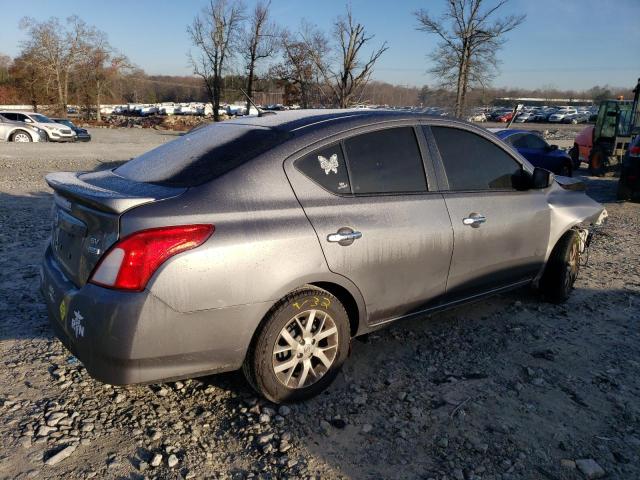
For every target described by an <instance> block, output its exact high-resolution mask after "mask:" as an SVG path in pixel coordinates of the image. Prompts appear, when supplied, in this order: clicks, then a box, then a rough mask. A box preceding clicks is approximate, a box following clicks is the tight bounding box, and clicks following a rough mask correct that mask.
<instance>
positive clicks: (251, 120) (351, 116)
mask: <svg viewBox="0 0 640 480" xmlns="http://www.w3.org/2000/svg"><path fill="white" fill-rule="evenodd" d="M420 119H442V117H440V116H437V115H430V114H426V113H421V112H409V111H406V110H405V111H395V110H366V109H361V108H358V109H311V110H288V111H279V112H277V113H275V112H274V113H267V114H265V115H263V116H260V117H256V116H253V117H243V118H240V119H237V120H227V121H225V122H224V124H225V125H247V126H256V127H265V128H272V129H275V130H279V131H283V132H286V133H289V134H293V135H296V134H297V133H307V132H309V131H311V130H314V129H316V128H317V129H321V128H322V127H326V126H329V125H336V124H339V123H345V122H348V123H349V124H350V125H351V126H357V125H359V124H361V125H368V124H371V123H376V122H379V121H385V120H420ZM448 120H449V119H448ZM451 121H456V120H453V119H451ZM461 123H466V122H461Z"/></svg>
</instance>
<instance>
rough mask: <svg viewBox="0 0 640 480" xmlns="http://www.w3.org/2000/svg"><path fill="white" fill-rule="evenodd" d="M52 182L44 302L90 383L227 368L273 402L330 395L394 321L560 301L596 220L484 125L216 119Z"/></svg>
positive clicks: (598, 212)
mask: <svg viewBox="0 0 640 480" xmlns="http://www.w3.org/2000/svg"><path fill="white" fill-rule="evenodd" d="M47 182H48V184H49V185H50V186H51V188H52V189H53V190H54V192H55V195H54V200H55V208H54V217H53V230H52V236H51V242H50V244H49V246H48V248H47V251H46V254H45V257H44V262H43V268H42V282H41V289H42V293H43V295H44V298H45V300H46V303H47V307H48V312H49V317H50V320H51V324H52V326H53V328H54V330H55V332H56V333H57V335H58V337H59V338H60V339H61V340H62V342H63V343H64V344H65V345H66V346H67V348H69V350H71V351H72V352H73V353H74V354H75V355H76V357H78V358H79V359H80V360H81V361H82V362H83V363H84V364H85V366H86V368H87V371H88V372H89V373H90V374H91V375H93V376H94V377H95V378H97V379H99V380H101V381H104V382H108V383H113V384H129V383H140V382H155V381H160V380H167V379H177V378H184V377H192V376H198V375H205V374H210V373H215V372H224V371H230V370H236V369H240V368H242V369H243V370H244V372H245V375H246V378H247V379H248V381H249V383H250V384H251V385H252V386H253V387H254V388H255V389H256V390H257V391H258V392H260V393H261V394H262V395H264V396H265V397H266V398H268V399H269V400H271V401H274V402H288V401H295V400H299V399H304V398H308V397H310V396H312V395H316V394H318V393H319V392H321V391H322V390H323V389H325V388H327V387H328V386H329V384H330V383H331V381H332V380H333V379H334V378H335V376H336V374H337V373H338V371H339V369H340V367H341V366H342V364H343V363H344V361H345V360H346V358H347V356H348V353H349V350H350V346H351V339H352V338H353V337H355V336H358V335H363V334H366V333H368V332H371V331H373V330H375V329H378V328H381V327H384V326H386V325H389V324H391V323H392V322H395V321H398V320H401V319H406V318H415V317H421V318H424V317H426V316H427V314H429V313H432V312H435V311H438V310H442V309H445V308H449V307H452V306H455V305H459V304H461V303H464V302H470V301H476V300H478V299H479V298H482V297H485V296H489V295H493V294H496V293H500V292H504V291H506V290H509V289H514V288H518V287H524V286H530V285H533V286H535V287H536V288H537V289H538V290H539V291H540V294H541V297H542V298H543V299H546V300H547V301H551V302H563V301H565V300H566V299H567V298H568V296H569V295H570V293H571V291H572V289H573V285H574V282H575V280H576V277H577V275H578V272H579V267H580V258H581V256H582V255H583V254H584V252H585V250H586V249H587V248H588V246H589V243H590V240H591V236H592V234H593V231H594V227H595V226H596V225H598V224H600V223H602V221H603V219H604V218H605V217H606V211H605V210H604V208H603V207H602V205H600V204H598V203H596V202H595V201H593V200H591V199H590V198H589V197H587V196H586V195H585V192H584V185H583V184H581V183H580V182H579V181H577V180H575V179H571V178H565V177H558V178H557V179H556V178H554V176H553V174H552V173H550V172H548V171H546V170H542V169H540V168H534V167H532V166H531V164H529V163H528V162H527V160H525V159H524V158H523V157H522V156H520V154H519V153H518V152H517V151H515V150H514V149H512V148H511V147H510V146H508V145H506V144H505V143H503V142H502V141H501V140H500V139H498V138H497V137H495V136H494V135H492V134H491V133H490V132H488V131H487V130H485V129H482V128H479V127H476V126H474V125H472V124H469V123H466V122H460V121H455V120H450V119H447V118H443V117H435V116H430V115H425V114H416V113H407V112H384V111H378V110H339V111H331V110H318V111H314V110H307V111H299V112H278V113H275V114H270V115H265V114H263V115H261V116H260V117H253V118H243V119H237V120H231V121H226V122H221V123H216V124H214V125H211V126H208V127H203V128H199V129H196V130H193V131H192V132H190V133H188V134H187V135H184V136H183V137H181V138H179V139H177V140H174V141H172V142H170V143H167V144H164V145H162V146H160V147H158V148H156V149H155V150H152V151H150V152H147V153H145V154H143V155H141V156H139V157H137V158H136V159H134V160H132V161H130V162H128V163H126V164H124V165H122V166H119V167H118V168H116V169H114V170H109V171H100V172H92V173H71V172H66V173H65V172H63V173H54V174H49V175H48V176H47Z"/></svg>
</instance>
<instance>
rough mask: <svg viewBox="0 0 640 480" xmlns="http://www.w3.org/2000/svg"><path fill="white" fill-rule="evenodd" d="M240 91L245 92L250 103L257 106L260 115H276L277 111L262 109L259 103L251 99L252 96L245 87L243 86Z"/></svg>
mask: <svg viewBox="0 0 640 480" xmlns="http://www.w3.org/2000/svg"><path fill="white" fill-rule="evenodd" d="M240 91H241V92H242V94H243V95H244V96H245V97H247V100H249V103H250V104H251V105H253V106H254V107H255V108H256V110H257V111H258V116H259V117H263V116H265V115H275V114H276V112H272V111H268V112H265V111H264V110H262V109H261V108H260V107H259V106H258V105H256V104H255V103H254V102H253V100H251V97H250V96H249V94H248V93H247V92H245V91H244V89H243V88H241V89H240ZM247 114H249V112H247Z"/></svg>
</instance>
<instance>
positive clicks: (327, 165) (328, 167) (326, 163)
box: [318, 153, 338, 175]
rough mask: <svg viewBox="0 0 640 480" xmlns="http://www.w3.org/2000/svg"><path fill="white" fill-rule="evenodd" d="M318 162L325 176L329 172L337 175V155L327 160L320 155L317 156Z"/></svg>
mask: <svg viewBox="0 0 640 480" xmlns="http://www.w3.org/2000/svg"><path fill="white" fill-rule="evenodd" d="M318 161H319V162H320V168H322V169H323V170H324V174H325V175H329V172H333V173H335V174H337V173H338V155H337V154H335V153H334V154H333V155H331V157H329V158H328V159H327V158H325V157H323V156H322V155H318Z"/></svg>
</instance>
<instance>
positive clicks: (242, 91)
mask: <svg viewBox="0 0 640 480" xmlns="http://www.w3.org/2000/svg"><path fill="white" fill-rule="evenodd" d="M507 1H508V0H499V1H497V2H493V3H491V4H490V5H489V6H487V0H446V9H445V11H444V13H443V15H441V16H440V17H434V16H433V15H432V13H431V12H430V11H428V10H426V9H420V10H418V11H415V12H413V16H414V19H415V24H414V28H416V29H418V30H420V31H423V32H425V33H426V34H427V35H430V36H434V37H435V38H437V39H438V44H437V45H436V47H435V48H434V49H433V50H432V51H431V52H424V53H425V54H426V56H427V58H428V60H429V62H428V64H427V65H426V66H425V70H427V71H429V72H431V73H432V74H433V75H434V77H435V78H438V79H439V82H438V84H436V85H433V86H423V87H421V88H419V87H411V86H399V85H391V84H389V83H385V82H380V81H374V80H372V75H373V72H374V71H375V67H376V64H377V63H378V61H379V60H380V58H382V57H383V56H384V55H385V54H386V53H387V51H388V49H389V43H388V42H387V41H386V40H384V39H376V38H375V37H374V35H372V34H371V33H370V32H369V31H368V30H367V29H366V27H365V26H364V25H363V24H362V23H361V22H359V21H358V19H356V18H355V16H354V15H353V12H352V11H351V9H350V7H349V6H347V7H346V8H345V10H344V12H343V13H342V14H340V15H338V16H337V17H336V19H335V20H334V21H333V23H332V24H331V25H330V26H329V28H328V29H326V30H323V29H321V28H320V27H318V26H316V25H313V24H311V23H309V22H307V21H304V20H302V21H301V23H300V25H299V27H298V28H297V29H287V28H283V27H280V26H278V25H277V23H276V22H275V21H274V19H273V18H272V15H271V4H270V1H268V0H258V2H257V3H256V4H255V6H254V7H253V8H252V9H247V7H246V6H245V5H244V3H243V2H242V1H241V0H209V2H208V3H207V4H206V6H205V7H204V8H203V9H202V11H200V12H199V13H198V14H197V15H195V16H194V18H193V21H192V22H191V23H190V24H189V25H188V26H186V34H187V35H188V36H189V39H190V40H191V43H192V50H191V51H190V52H189V53H188V61H189V63H190V65H191V67H192V70H193V74H194V76H182V77H180V76H160V75H155V76H153V75H147V74H146V73H145V72H144V71H143V70H142V69H140V68H139V67H137V66H136V65H134V64H133V63H132V62H131V61H130V60H129V59H128V58H127V56H126V55H125V54H123V53H122V52H118V51H117V50H116V49H115V48H113V47H112V46H111V45H110V43H109V41H108V37H107V35H106V33H104V32H102V31H100V30H98V29H97V28H95V27H93V26H91V25H88V24H86V23H85V22H84V21H83V20H82V19H80V18H79V17H77V16H72V17H69V18H67V19H66V20H65V21H61V20H59V19H57V18H51V19H49V20H45V21H36V20H34V19H32V18H28V17H27V18H24V19H23V20H22V21H21V24H20V27H21V28H22V29H23V30H24V31H25V32H26V40H24V41H23V42H21V44H20V53H19V55H18V56H17V57H16V58H13V59H11V58H9V57H8V56H6V55H2V54H0V104H6V103H28V104H30V105H32V107H33V108H34V110H37V108H38V106H39V105H45V104H46V105H55V106H56V108H57V110H58V112H57V113H60V114H66V112H67V106H68V105H70V104H74V105H82V106H85V108H86V110H87V111H96V112H97V116H98V119H99V117H100V108H99V106H100V105H101V104H105V103H110V104H113V103H125V102H126V103H156V102H167V101H175V102H186V101H202V102H210V103H211V104H212V105H213V106H214V109H213V112H214V115H215V117H216V120H217V119H218V118H217V117H218V111H219V106H220V105H221V103H223V101H227V102H232V101H245V102H246V104H247V108H249V107H250V103H251V100H250V99H253V100H254V101H255V102H256V103H261V104H267V103H285V104H298V105H300V106H301V107H303V108H309V107H319V106H322V107H327V106H333V107H338V108H347V107H350V106H353V105H357V104H376V105H394V106H408V105H416V106H418V105H423V106H440V107H445V108H450V109H452V110H453V113H454V114H455V115H456V116H462V115H463V114H464V113H465V112H466V110H467V109H468V107H470V106H475V105H487V104H489V103H490V102H491V101H492V100H493V99H494V98H496V97H527V96H528V97H534V96H535V97H540V98H576V99H578V98H593V99H594V100H596V101H597V100H599V99H602V98H611V97H613V96H615V95H620V94H623V95H624V94H627V95H628V92H626V91H620V89H612V88H610V87H607V86H604V87H594V88H593V89H591V90H589V91H585V92H573V91H559V90H557V89H554V88H553V87H543V88H541V89H537V90H524V89H517V90H516V89H496V88H492V86H491V81H492V80H493V79H494V77H495V75H496V73H497V71H498V63H499V62H498V59H497V52H498V51H499V50H500V48H501V47H502V46H503V45H504V42H505V35H506V34H507V33H508V32H510V31H512V30H514V29H515V28H517V27H518V26H519V25H520V24H521V23H522V22H523V21H524V20H525V17H524V15H508V16H505V17H500V16H499V11H500V9H501V7H503V6H504V4H505V3H507Z"/></svg>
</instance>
